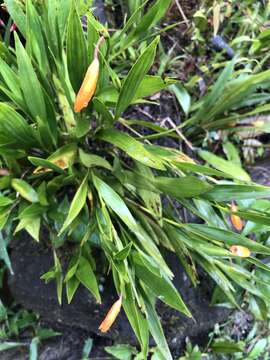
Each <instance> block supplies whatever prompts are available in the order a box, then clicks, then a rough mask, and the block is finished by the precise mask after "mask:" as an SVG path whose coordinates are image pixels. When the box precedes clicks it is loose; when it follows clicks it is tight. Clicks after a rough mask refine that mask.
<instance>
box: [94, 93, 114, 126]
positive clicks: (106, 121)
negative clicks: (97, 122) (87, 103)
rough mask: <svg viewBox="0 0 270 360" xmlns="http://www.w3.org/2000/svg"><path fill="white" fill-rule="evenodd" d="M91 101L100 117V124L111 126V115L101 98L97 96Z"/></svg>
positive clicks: (112, 120)
mask: <svg viewBox="0 0 270 360" xmlns="http://www.w3.org/2000/svg"><path fill="white" fill-rule="evenodd" d="M92 103H93V104H94V108H95V110H96V112H97V113H98V114H99V115H101V117H102V124H103V125H105V126H111V125H112V124H113V122H114V119H113V116H112V114H111V113H110V111H109V110H108V109H107V107H106V105H105V104H104V103H103V102H102V100H100V99H99V98H98V97H94V99H93V100H92Z"/></svg>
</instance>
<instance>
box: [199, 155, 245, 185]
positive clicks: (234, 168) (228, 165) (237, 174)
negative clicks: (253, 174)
mask: <svg viewBox="0 0 270 360" xmlns="http://www.w3.org/2000/svg"><path fill="white" fill-rule="evenodd" d="M199 155H200V157H201V158H202V159H204V160H205V161H206V162H208V164H210V165H212V166H213V167H214V168H216V169H218V170H220V171H223V172H225V173H227V174H230V175H232V176H233V177H234V178H235V179H238V180H241V181H250V177H249V175H248V174H247V173H246V171H245V170H244V169H242V167H241V166H239V165H236V164H235V163H234V162H232V161H228V160H225V159H222V158H221V157H219V156H217V155H215V154H212V153H211V152H209V151H206V150H199Z"/></svg>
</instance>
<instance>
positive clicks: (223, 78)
mask: <svg viewBox="0 0 270 360" xmlns="http://www.w3.org/2000/svg"><path fill="white" fill-rule="evenodd" d="M235 61H236V59H232V60H231V61H230V62H229V63H228V64H227V66H226V67H225V68H224V70H223V71H222V73H221V75H220V76H219V78H218V80H217V81H216V82H215V84H214V86H213V88H212V90H211V92H210V94H209V95H207V97H206V98H205V99H204V102H203V104H202V106H200V108H199V111H198V112H197V114H196V115H195V119H194V122H195V123H196V122H199V123H200V122H204V123H205V122H207V120H208V119H209V116H208V114H209V112H208V109H210V108H211V107H213V105H214V104H215V103H216V102H217V100H220V98H221V97H222V96H221V95H222V92H223V90H224V88H225V86H226V84H227V82H228V80H229V79H230V78H231V76H232V73H233V69H234V65H235Z"/></svg>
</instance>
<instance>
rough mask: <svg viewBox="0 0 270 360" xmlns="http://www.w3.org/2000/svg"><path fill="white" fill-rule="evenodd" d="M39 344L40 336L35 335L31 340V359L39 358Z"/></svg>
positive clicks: (36, 359)
mask: <svg viewBox="0 0 270 360" xmlns="http://www.w3.org/2000/svg"><path fill="white" fill-rule="evenodd" d="M38 344H39V338H38V337H34V338H33V339H32V340H31V344H30V354H29V360H38Z"/></svg>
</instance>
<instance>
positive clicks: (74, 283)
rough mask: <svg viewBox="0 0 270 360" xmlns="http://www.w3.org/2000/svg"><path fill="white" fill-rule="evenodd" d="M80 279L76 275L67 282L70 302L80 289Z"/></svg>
mask: <svg viewBox="0 0 270 360" xmlns="http://www.w3.org/2000/svg"><path fill="white" fill-rule="evenodd" d="M79 284H80V281H79V280H78V278H76V277H75V276H74V277H72V278H71V279H69V280H68V281H67V283H66V293H67V300H68V304H70V303H71V301H72V299H73V296H74V295H75V292H76V290H77V289H78V287H79Z"/></svg>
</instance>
